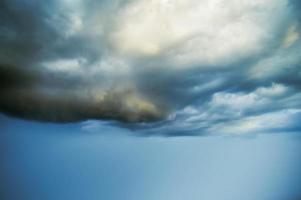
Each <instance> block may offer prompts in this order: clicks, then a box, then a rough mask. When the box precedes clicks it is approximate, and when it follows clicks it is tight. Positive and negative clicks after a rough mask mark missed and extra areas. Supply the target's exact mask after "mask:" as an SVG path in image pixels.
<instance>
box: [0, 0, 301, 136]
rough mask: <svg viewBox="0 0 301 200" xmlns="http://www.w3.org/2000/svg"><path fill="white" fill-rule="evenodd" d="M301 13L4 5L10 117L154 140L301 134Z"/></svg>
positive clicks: (264, 5) (294, 4)
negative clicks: (126, 131)
mask: <svg viewBox="0 0 301 200" xmlns="http://www.w3.org/2000/svg"><path fill="white" fill-rule="evenodd" d="M300 8H301V5H300V3H299V1H297V0H253V1H248V0H240V1H238V0H228V1H222V0H203V1H199V0H178V1H169V0H151V1H149V0H128V1H125V0H124V1H123V0H114V1H108V0H103V1H94V0H85V1H84V0H75V1H71V0H49V1H47V2H44V1H43V2H42V1H37V0H4V1H1V2H0V23H1V26H0V78H1V79H0V87H1V92H0V93H1V99H0V110H1V112H2V113H5V114H8V115H10V116H15V117H21V118H24V119H29V120H37V121H50V122H57V123H65V122H78V121H86V122H84V123H83V129H85V130H90V129H91V128H92V129H93V127H97V124H98V123H103V122H99V121H98V120H104V121H109V122H108V123H107V124H108V126H118V127H123V128H130V129H131V130H138V132H139V133H140V132H143V133H144V134H148V135H149V134H159V135H169V136H173V135H207V134H219V133H222V134H224V133H225V134H244V133H246V134H247V133H253V132H256V133H258V132H262V133H268V132H294V131H299V130H300V128H301V125H300V123H298V122H299V121H300V119H301V93H300V89H301V65H300V64H301V55H300V54H301V45H300V44H301V40H300V33H301V32H300V30H301V22H300V17H301V15H300ZM87 120H89V121H87ZM91 120H92V121H91ZM95 120H96V121H95Z"/></svg>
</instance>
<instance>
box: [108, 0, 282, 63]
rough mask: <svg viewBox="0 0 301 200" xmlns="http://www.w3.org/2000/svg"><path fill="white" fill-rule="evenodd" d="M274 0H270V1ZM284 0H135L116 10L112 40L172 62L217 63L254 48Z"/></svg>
mask: <svg viewBox="0 0 301 200" xmlns="http://www.w3.org/2000/svg"><path fill="white" fill-rule="evenodd" d="M274 2H275V1H274ZM285 3H286V0H277V3H272V0H253V1H246V0H242V1H237V0H229V1H223V0H204V1H199V0H177V1H168V0H141V1H134V2H132V3H130V4H128V5H127V7H125V8H124V9H122V10H120V12H119V13H117V15H116V16H117V17H116V24H115V28H114V31H113V32H112V33H111V34H110V38H111V42H112V43H113V46H114V47H115V48H116V49H117V50H118V51H119V52H121V53H123V54H126V55H133V56H157V55H162V54H163V55H165V56H166V57H167V59H170V61H171V62H172V63H171V64H172V66H176V65H183V66H187V64H195V63H201V64H205V65H206V64H219V63H220V62H222V63H224V62H225V61H227V60H231V59H235V58H237V59H240V58H241V57H243V56H248V55H251V54H253V53H256V52H258V51H260V50H261V49H262V48H263V42H265V41H268V40H269V39H271V37H272V34H270V32H271V31H272V30H273V28H274V26H277V22H275V24H274V23H271V22H270V21H271V19H272V17H273V15H274V14H273V13H274V12H275V11H277V12H279V13H282V12H281V11H283V10H285V9H287V7H286V4H285Z"/></svg>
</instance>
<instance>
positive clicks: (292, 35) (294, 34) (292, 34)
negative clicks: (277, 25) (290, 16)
mask: <svg viewBox="0 0 301 200" xmlns="http://www.w3.org/2000/svg"><path fill="white" fill-rule="evenodd" d="M297 28H298V27H297V26H296V25H292V26H290V27H289V28H288V30H287V33H286V36H285V37H284V39H283V47H284V48H288V47H290V46H292V45H293V44H294V43H295V42H296V41H297V40H299V37H300V34H299V32H298V29H297Z"/></svg>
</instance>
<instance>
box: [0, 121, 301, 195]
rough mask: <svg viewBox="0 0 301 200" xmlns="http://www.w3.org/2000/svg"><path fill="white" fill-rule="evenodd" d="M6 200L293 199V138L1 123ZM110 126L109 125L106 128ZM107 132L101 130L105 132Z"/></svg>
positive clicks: (300, 146)
mask: <svg viewBox="0 0 301 200" xmlns="http://www.w3.org/2000/svg"><path fill="white" fill-rule="evenodd" d="M1 125H2V126H4V128H3V129H2V130H4V131H1V134H0V137H1V138H0V141H1V171H0V175H1V177H2V178H1V183H0V189H1V190H2V191H3V192H1V195H2V196H4V198H2V199H5V200H6V199H7V200H11V199H13V200H19V199H20V200H40V199H44V200H54V199H55V200H65V199H73V200H81V199H89V200H102V199H106V200H119V199H124V200H200V199H201V200H241V199H244V200H296V199H297V197H298V196H300V195H301V192H300V191H301V174H300V168H301V156H300V150H301V139H300V136H299V134H293V133H289V134H263V135H258V136H254V137H244V136H240V137H239V136H238V137H222V136H207V137H206V136H200V137H160V136H159V137H156V136H153V137H134V136H130V135H128V131H124V132H122V130H120V129H119V130H117V131H118V132H119V133H116V134H114V131H112V130H111V131H110V133H109V134H108V133H106V131H104V132H102V131H98V133H86V132H83V131H82V130H81V128H80V125H79V124H69V125H53V124H43V123H42V124H41V123H35V122H25V121H21V120H16V119H11V118H6V117H3V116H1ZM113 129H114V128H113ZM104 130H106V129H104Z"/></svg>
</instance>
